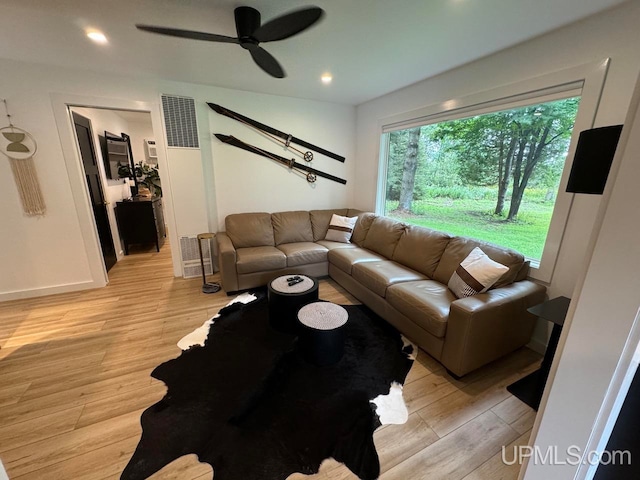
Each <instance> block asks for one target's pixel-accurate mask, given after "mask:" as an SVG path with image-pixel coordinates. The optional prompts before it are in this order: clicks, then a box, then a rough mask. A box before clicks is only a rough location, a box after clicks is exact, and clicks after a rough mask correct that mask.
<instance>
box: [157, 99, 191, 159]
mask: <svg viewBox="0 0 640 480" xmlns="http://www.w3.org/2000/svg"><path fill="white" fill-rule="evenodd" d="M162 111H163V112H164V125H165V128H166V132H167V145H168V146H169V147H181V148H200V143H199V142H198V124H197V122H196V103H195V101H194V100H193V98H189V97H177V96H173V95H162Z"/></svg>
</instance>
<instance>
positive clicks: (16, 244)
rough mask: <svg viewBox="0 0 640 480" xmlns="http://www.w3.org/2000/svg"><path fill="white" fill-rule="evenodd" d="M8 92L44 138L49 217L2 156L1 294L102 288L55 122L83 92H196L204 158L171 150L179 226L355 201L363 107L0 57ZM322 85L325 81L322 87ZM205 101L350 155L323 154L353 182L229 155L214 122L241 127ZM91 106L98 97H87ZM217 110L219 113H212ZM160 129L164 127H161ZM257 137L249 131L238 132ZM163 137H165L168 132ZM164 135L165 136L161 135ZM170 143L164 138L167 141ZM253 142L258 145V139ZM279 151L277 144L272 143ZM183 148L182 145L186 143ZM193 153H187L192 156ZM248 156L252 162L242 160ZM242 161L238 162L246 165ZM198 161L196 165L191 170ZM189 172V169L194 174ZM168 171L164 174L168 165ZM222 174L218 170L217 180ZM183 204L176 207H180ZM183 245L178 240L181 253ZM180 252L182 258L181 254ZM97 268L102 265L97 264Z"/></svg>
mask: <svg viewBox="0 0 640 480" xmlns="http://www.w3.org/2000/svg"><path fill="white" fill-rule="evenodd" d="M0 71H2V75H1V76H0V92H1V96H2V97H3V98H6V99H7V100H8V101H9V105H10V106H11V109H12V114H13V120H14V123H15V124H16V125H18V126H20V127H22V128H25V129H27V130H29V131H30V132H31V133H32V134H33V135H34V137H35V138H36V139H37V141H38V143H39V147H40V149H39V151H38V154H37V156H36V158H35V160H36V166H37V169H38V174H39V175H40V179H41V181H42V184H43V185H42V188H43V193H44V198H45V201H46V203H47V207H48V210H47V215H45V216H44V217H42V218H28V217H25V216H23V215H22V211H21V207H20V204H19V200H18V196H17V193H16V191H15V186H14V185H13V180H12V179H11V172H10V169H9V164H8V162H5V161H0V205H2V209H1V210H0V215H1V219H0V265H1V267H0V269H1V271H0V300H3V299H5V300H6V299H10V298H17V297H22V296H33V295H38V294H47V293H54V292H57V291H65V290H72V289H76V288H87V287H90V286H99V285H100V282H99V281H97V280H96V278H94V277H95V276H96V275H95V274H93V275H92V269H91V268H90V263H91V261H90V258H89V256H88V254H87V250H86V249H85V245H84V243H83V237H82V235H81V230H82V229H81V225H80V222H79V220H78V214H77V212H76V209H75V204H74V200H73V195H72V188H71V183H70V178H72V177H71V176H70V174H68V172H67V171H66V167H65V158H64V156H63V147H62V144H61V136H60V135H62V136H64V132H62V130H61V131H60V132H59V129H60V128H61V127H60V125H58V124H57V123H56V120H55V117H54V113H55V111H56V110H55V108H56V107H55V99H57V98H60V96H62V97H65V96H69V97H73V96H78V95H82V96H84V97H87V98H97V99H100V100H101V101H102V100H104V99H114V101H115V102H116V103H117V101H129V102H145V103H146V104H151V105H158V104H159V102H160V95H161V94H162V93H168V94H174V95H184V96H188V97H192V98H195V100H196V105H197V109H196V110H197V112H196V113H197V116H198V124H199V138H200V145H201V149H200V158H196V159H195V163H197V165H195V164H194V160H193V159H188V160H187V161H186V162H183V161H182V160H181V153H180V152H179V151H177V150H174V149H163V150H164V151H165V157H166V158H167V162H168V169H169V170H175V171H180V172H181V175H182V178H180V179H179V180H180V181H176V182H175V185H174V184H173V182H170V183H171V186H170V187H171V188H170V191H169V192H168V195H169V198H171V199H172V205H170V208H168V210H169V211H171V212H173V211H174V206H176V205H177V207H178V208H175V211H176V214H177V218H176V221H175V224H179V225H184V226H185V227H184V228H185V229H187V230H189V232H179V231H178V230H176V225H175V224H174V225H173V226H172V225H170V230H171V227H172V228H173V232H174V234H175V235H176V237H175V238H173V239H172V240H177V235H180V234H182V233H198V232H201V231H207V230H210V231H217V230H218V228H219V227H220V226H221V225H222V224H223V221H224V216H225V215H226V214H227V213H229V212H233V211H278V210H283V209H306V208H324V207H340V206H349V205H351V203H352V197H353V196H352V191H353V184H354V176H353V174H354V163H355V162H354V153H355V147H354V145H355V108H354V107H352V106H344V105H338V104H329V103H323V102H314V101H305V100H296V99H291V98H287V97H278V96H271V95H260V94H254V93H248V92H241V91H235V90H229V89H223V88H217V87H209V86H204V85H192V84H186V83H176V82H164V81H160V80H153V79H138V78H124V77H118V76H110V75H105V74H97V73H92V72H86V71H78V70H73V71H72V70H67V69H63V68H56V67H48V66H41V65H35V64H28V63H22V62H16V61H13V60H6V59H0ZM319 88H321V87H319ZM205 101H211V102H215V103H219V104H221V105H224V106H228V107H229V108H234V107H235V108H236V109H237V110H238V111H240V113H243V114H245V115H247V116H250V117H254V118H256V119H258V120H261V121H263V122H264V123H271V124H273V125H274V126H275V127H277V128H279V129H281V130H286V131H291V132H292V133H293V134H295V135H296V136H299V137H301V138H305V139H306V140H309V141H311V142H313V143H317V144H319V145H321V146H323V147H325V148H328V149H330V150H334V151H336V152H337V153H342V154H344V155H345V156H346V157H347V162H346V163H345V164H340V163H338V162H336V161H334V160H330V159H327V158H320V157H318V159H317V160H316V161H315V162H314V166H315V167H316V168H319V169H326V170H330V171H331V172H332V173H334V174H335V175H338V176H341V177H343V178H346V179H347V180H348V182H349V183H348V184H347V185H346V186H339V187H340V188H336V187H335V186H334V185H329V182H328V181H323V180H319V181H318V185H317V187H316V188H315V189H310V188H308V187H307V185H306V182H305V181H304V180H301V179H295V180H297V182H292V181H291V180H292V179H290V178H289V177H290V175H289V174H288V172H285V171H282V169H281V168H279V167H277V166H275V165H269V161H268V160H266V159H265V160H260V161H263V162H264V163H263V164H259V163H256V162H257V161H258V160H257V157H256V160H255V161H254V159H250V157H251V154H249V153H247V154H246V157H245V156H242V157H238V155H237V153H236V152H234V153H233V154H232V153H231V147H227V146H226V145H219V144H217V140H216V141H215V142H216V143H215V144H214V142H213V140H212V138H213V137H212V134H211V133H212V131H213V129H212V128H210V126H209V122H210V120H211V122H212V125H214V126H215V130H216V131H218V130H226V132H224V131H223V133H230V132H232V131H234V130H233V129H234V128H237V126H232V125H230V124H229V123H228V122H230V120H226V119H222V117H219V116H218V115H217V114H215V113H213V112H212V111H211V110H210V109H209V107H208V106H207V105H206V104H205ZM83 105H84V106H90V105H91V102H87V103H84V104H83ZM214 117H219V118H214ZM156 133H157V131H156ZM236 133H237V134H238V136H241V138H246V139H247V141H249V139H250V138H252V137H251V135H252V133H251V132H249V131H248V130H246V131H242V135H240V131H236ZM163 137H164V135H163ZM156 141H160V138H158V135H156ZM162 141H164V138H163V139H162ZM255 143H259V140H256V142H255ZM272 149H273V150H274V151H277V147H276V146H272ZM183 152H184V151H183ZM187 156H188V155H187ZM242 162H245V163H242ZM238 163H239V164H240V165H241V166H242V168H238V167H239V166H240V165H238ZM190 165H191V166H192V167H195V171H193V172H192V171H191V170H190V168H191V167H190ZM190 174H191V175H190ZM161 175H162V172H161ZM214 177H215V178H214ZM174 204H175V205H174ZM176 250H177V248H173V249H172V252H175V251H176ZM174 260H175V257H174ZM94 270H95V269H94Z"/></svg>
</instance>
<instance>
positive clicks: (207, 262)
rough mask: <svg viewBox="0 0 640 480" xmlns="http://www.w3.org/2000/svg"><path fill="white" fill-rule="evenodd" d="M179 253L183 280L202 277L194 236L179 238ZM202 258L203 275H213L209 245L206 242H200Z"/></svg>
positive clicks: (195, 237)
mask: <svg viewBox="0 0 640 480" xmlns="http://www.w3.org/2000/svg"><path fill="white" fill-rule="evenodd" d="M180 253H181V254H182V276H183V277H184V278H193V277H200V276H202V267H201V266H200V252H199V250H198V237H197V236H196V235H193V236H186V237H180ZM202 258H203V259H204V273H205V274H206V275H211V274H212V273H213V267H212V265H211V244H210V242H209V241H207V240H203V241H202Z"/></svg>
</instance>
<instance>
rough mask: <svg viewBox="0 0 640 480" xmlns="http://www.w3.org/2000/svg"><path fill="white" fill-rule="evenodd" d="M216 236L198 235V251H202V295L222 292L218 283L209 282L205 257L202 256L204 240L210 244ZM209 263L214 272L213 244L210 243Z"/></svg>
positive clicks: (208, 234) (212, 234)
mask: <svg viewBox="0 0 640 480" xmlns="http://www.w3.org/2000/svg"><path fill="white" fill-rule="evenodd" d="M215 236H216V234H215V233H199V234H198V250H199V251H200V267H201V268H202V293H216V292H219V291H220V284H219V283H217V282H211V283H210V282H207V276H206V275H205V273H204V257H203V255H202V240H206V241H207V242H209V241H210V240H211V239H212V238H214V237H215ZM209 259H210V260H209V261H210V262H211V271H213V254H212V253H211V243H209Z"/></svg>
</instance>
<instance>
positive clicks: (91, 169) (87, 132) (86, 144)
mask: <svg viewBox="0 0 640 480" xmlns="http://www.w3.org/2000/svg"><path fill="white" fill-rule="evenodd" d="M73 123H74V124H75V129H76V135H77V137H78V147H79V148H80V156H81V157H82V164H83V165H84V172H85V175H86V178H87V187H88V188H89V197H90V200H91V206H92V207H93V217H94V219H95V221H96V228H97V230H98V237H99V239H100V247H101V248H102V257H103V259H104V266H105V267H106V269H107V272H108V271H109V270H111V267H113V266H114V265H115V264H116V262H117V261H118V258H117V257H116V248H115V246H114V245H113V237H112V236H111V227H110V225H109V217H108V215H107V203H106V202H105V199H104V196H103V193H102V179H101V178H100V170H99V169H98V159H97V158H96V149H95V145H94V143H93V137H92V135H91V120H89V119H88V118H85V117H83V116H82V115H78V114H77V113H73Z"/></svg>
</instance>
